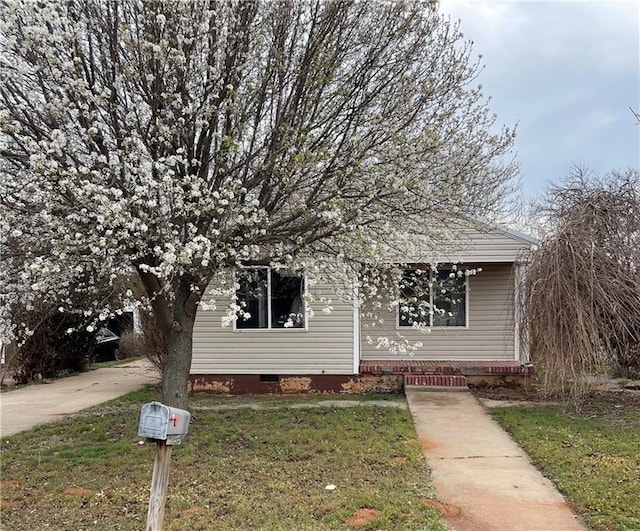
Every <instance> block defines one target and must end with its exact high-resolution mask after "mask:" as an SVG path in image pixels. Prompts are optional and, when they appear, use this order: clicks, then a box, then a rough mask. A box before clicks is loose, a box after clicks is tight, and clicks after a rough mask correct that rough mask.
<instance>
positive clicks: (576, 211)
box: [521, 170, 640, 398]
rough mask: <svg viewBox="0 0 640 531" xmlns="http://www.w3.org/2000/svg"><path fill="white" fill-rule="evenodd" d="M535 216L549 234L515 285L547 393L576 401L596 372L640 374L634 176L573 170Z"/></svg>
mask: <svg viewBox="0 0 640 531" xmlns="http://www.w3.org/2000/svg"><path fill="white" fill-rule="evenodd" d="M542 214H543V215H544V216H546V217H547V218H548V220H549V222H550V226H551V230H550V232H549V233H548V234H547V235H546V236H545V237H544V238H542V240H541V241H540V243H539V245H538V246H537V248H535V249H533V250H532V252H531V256H530V267H529V269H528V272H527V274H526V276H525V278H524V279H523V283H522V289H521V294H522V299H521V304H522V305H523V308H522V311H521V315H522V323H521V325H522V326H521V330H522V332H523V340H526V341H527V342H528V345H529V349H530V353H531V359H532V361H533V362H534V363H535V364H536V366H538V367H539V368H540V369H541V372H542V373H543V379H544V384H545V385H546V387H547V389H548V390H550V391H553V392H564V391H567V390H568V392H569V393H570V394H571V395H572V396H573V397H574V398H579V397H580V395H581V394H582V393H583V392H584V391H585V389H586V385H587V382H588V379H587V378H586V377H587V376H589V375H592V374H594V373H598V372H600V371H602V370H603V368H604V367H615V368H618V369H620V368H622V369H624V371H625V372H626V374H631V373H632V372H633V371H638V370H639V369H640V175H639V174H638V172H637V171H634V170H629V171H627V172H623V173H612V174H609V175H607V176H605V177H602V178H598V177H595V176H592V175H589V174H587V173H586V172H585V171H582V170H575V171H574V172H573V174H572V175H571V176H570V178H569V179H568V180H567V182H566V183H565V184H564V185H562V186H559V187H555V188H553V189H551V190H550V192H549V194H548V197H547V199H546V205H545V206H544V207H543V211H542ZM567 383H570V384H571V385H570V386H567Z"/></svg>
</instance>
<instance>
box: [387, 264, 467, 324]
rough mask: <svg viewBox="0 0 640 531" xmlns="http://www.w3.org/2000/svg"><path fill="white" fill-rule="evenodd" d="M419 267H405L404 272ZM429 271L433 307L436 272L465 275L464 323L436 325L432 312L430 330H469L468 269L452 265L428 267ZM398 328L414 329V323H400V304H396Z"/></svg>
mask: <svg viewBox="0 0 640 531" xmlns="http://www.w3.org/2000/svg"><path fill="white" fill-rule="evenodd" d="M419 269H420V268H419V267H417V266H416V267H413V268H405V269H404V270H403V274H404V273H406V272H410V271H416V270H419ZM424 269H425V270H427V268H424ZM428 271H429V282H430V284H431V290H430V293H429V304H430V305H431V307H433V301H434V298H435V297H434V292H433V276H434V273H435V274H437V273H439V272H444V271H446V272H448V273H449V274H450V273H457V272H460V271H461V272H462V274H463V275H464V325H451V326H443V325H439V326H436V325H434V324H433V317H434V315H433V314H431V315H430V316H429V323H430V324H429V325H428V326H427V328H429V330H468V329H469V275H467V269H466V268H465V269H462V268H457V269H456V270H454V269H453V268H452V267H446V268H445V267H443V268H439V269H437V270H435V271H434V270H433V269H431V268H428ZM395 313H396V330H412V329H414V327H413V325H403V324H400V305H399V304H396V312H395Z"/></svg>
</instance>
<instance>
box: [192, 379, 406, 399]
mask: <svg viewBox="0 0 640 531" xmlns="http://www.w3.org/2000/svg"><path fill="white" fill-rule="evenodd" d="M402 385H403V376H402V375H399V374H398V375H394V374H388V375H381V374H380V375H375V374H362V375H333V374H331V375H330V374H312V375H274V374H263V375H260V374H226V375H223V374H192V375H191V376H190V377H189V392H190V393H212V394H231V395H243V394H315V393H332V394H356V393H399V392H401V391H402Z"/></svg>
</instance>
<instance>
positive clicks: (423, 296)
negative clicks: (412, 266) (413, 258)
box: [398, 269, 431, 326]
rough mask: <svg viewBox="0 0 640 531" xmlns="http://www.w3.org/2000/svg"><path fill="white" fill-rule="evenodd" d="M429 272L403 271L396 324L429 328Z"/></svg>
mask: <svg viewBox="0 0 640 531" xmlns="http://www.w3.org/2000/svg"><path fill="white" fill-rule="evenodd" d="M429 284H430V277H429V271H424V270H419V269H416V270H410V271H405V272H404V274H403V275H402V280H401V282H400V301H399V309H398V315H399V319H398V324H399V325H400V326H413V324H414V323H418V324H419V325H422V326H429V324H430V322H431V304H430V297H429V292H430V286H429Z"/></svg>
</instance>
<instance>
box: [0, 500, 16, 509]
mask: <svg viewBox="0 0 640 531" xmlns="http://www.w3.org/2000/svg"><path fill="white" fill-rule="evenodd" d="M19 506H20V503H18V502H15V501H7V500H0V509H15V508H16V507H19Z"/></svg>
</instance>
